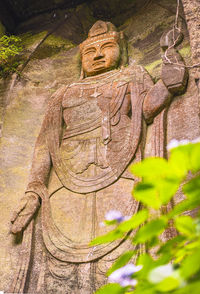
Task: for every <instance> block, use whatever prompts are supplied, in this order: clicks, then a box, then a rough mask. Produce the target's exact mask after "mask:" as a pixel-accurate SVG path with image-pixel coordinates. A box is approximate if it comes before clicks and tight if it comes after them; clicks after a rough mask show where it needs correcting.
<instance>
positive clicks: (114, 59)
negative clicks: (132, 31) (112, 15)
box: [82, 39, 120, 76]
mask: <svg viewBox="0 0 200 294" xmlns="http://www.w3.org/2000/svg"><path fill="white" fill-rule="evenodd" d="M119 58H120V48H119V45H118V43H117V42H116V41H115V40H112V39H111V40H106V41H105V40H102V41H101V40H100V41H98V42H97V43H94V44H91V45H88V46H85V48H84V49H83V51H82V67H83V71H84V73H85V74H86V75H87V76H92V75H96V74H100V73H103V72H106V71H109V70H111V69H114V68H116V67H117V66H118V63H119Z"/></svg>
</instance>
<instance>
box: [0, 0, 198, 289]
mask: <svg viewBox="0 0 200 294" xmlns="http://www.w3.org/2000/svg"><path fill="white" fill-rule="evenodd" d="M98 2H99V1H98ZM120 2H121V3H122V1H120ZM130 2H131V1H130ZM190 2H191V1H190ZM113 3H114V2H113ZM112 5H113V6H112ZM112 5H111V4H110V6H109V7H111V8H109V9H108V10H107V8H104V10H102V9H99V11H97V12H98V14H96V15H94V14H93V12H92V11H94V9H93V7H97V6H98V3H97V1H93V3H91V4H90V5H88V4H87V3H85V4H84V5H83V6H82V5H80V6H79V7H78V8H76V9H74V10H72V11H68V10H60V11H59V10H58V11H56V13H57V18H58V22H59V17H60V18H61V19H62V20H63V18H64V15H65V13H66V12H67V14H68V15H69V19H67V20H66V23H65V24H62V25H61V26H60V28H58V29H57V30H55V31H54V33H53V36H52V35H51V36H52V37H51V36H50V37H47V39H45V40H44V42H43V43H41V45H40V46H39V47H37V46H38V45H39V44H40V42H41V41H42V40H43V39H44V37H45V36H46V33H47V31H50V30H51V29H53V28H55V26H56V25H57V22H56V21H57V20H55V21H54V20H53V18H52V17H53V15H52V13H50V14H48V13H47V14H44V15H41V16H35V18H33V19H31V20H30V21H27V22H26V23H24V24H23V25H21V26H20V27H19V28H18V32H20V30H21V32H27V30H29V28H30V29H32V31H33V32H38V33H39V34H34V33H33V34H32V36H30V35H29V36H27V38H26V37H23V39H24V44H25V48H26V56H25V59H26V60H27V57H28V56H29V57H30V61H29V62H28V63H27V65H26V67H25V68H24V70H23V71H22V76H21V78H20V79H19V80H18V79H16V78H15V77H13V79H12V81H10V82H6V83H5V84H4V85H2V88H1V89H2V90H1V91H2V92H1V93H3V95H2V101H3V104H2V105H3V106H2V107H1V109H2V111H3V113H4V125H3V133H2V134H3V137H2V139H1V146H0V148H1V154H0V158H1V179H0V181H1V196H0V202H1V203H0V204H1V207H2V210H1V212H2V213H1V216H0V224H1V231H0V236H1V237H0V240H1V241H0V246H1V250H0V260H1V265H2V266H1V268H0V276H1V281H0V290H1V289H4V290H5V289H7V286H8V285H10V282H11V278H12V275H13V273H14V271H15V270H16V268H17V265H18V257H19V253H20V250H21V247H20V246H21V245H20V242H19V244H18V245H16V244H14V242H15V241H14V238H13V236H12V235H11V234H10V233H9V231H10V223H9V222H10V217H11V212H12V211H13V210H14V209H15V207H16V206H17V203H18V201H19V199H20V198H21V197H22V195H23V193H24V190H25V188H26V186H27V183H28V174H29V170H30V165H31V162H32V154H33V149H34V143H35V140H36V138H37V136H38V133H39V130H40V126H41V123H42V120H43V117H44V113H45V109H46V108H47V102H48V101H49V99H50V97H51V94H52V93H54V92H55V91H56V90H57V89H58V88H59V87H61V86H62V85H66V84H70V83H72V82H73V81H74V80H78V78H79V75H80V66H77V64H78V63H79V59H80V57H79V55H78V48H76V47H75V45H74V44H78V43H80V42H81V41H83V39H84V38H85V34H86V33H87V31H88V29H89V27H91V25H92V24H93V23H94V22H95V19H96V18H99V16H100V14H103V15H105V14H106V13H108V14H107V16H105V18H104V19H107V18H108V19H110V18H111V20H112V21H113V20H114V21H113V22H114V23H115V24H116V25H117V26H118V27H119V29H123V30H124V31H125V33H126V35H127V36H128V38H129V49H130V50H129V56H130V61H131V62H132V63H135V64H142V65H143V66H145V68H146V69H147V70H148V71H149V72H150V74H151V75H152V76H153V78H154V80H155V81H156V80H157V79H159V77H160V71H161V51H160V47H159V39H160V37H161V35H162V33H163V32H164V31H166V30H168V29H169V28H171V27H172V24H173V22H174V16H175V10H176V1H174V0H170V1H168V0H166V1H152V2H150V3H149V4H148V6H146V7H145V9H143V10H140V9H139V8H140V7H138V10H134V9H133V8H134V6H132V8H131V9H130V7H128V9H127V10H126V9H124V7H123V4H121V5H122V7H121V9H119V7H118V6H116V7H115V8H112V7H114V4H112ZM130 5H132V4H130ZM104 7H105V6H104ZM122 8H123V9H122ZM112 9H115V14H112V15H110V11H112ZM181 13H182V12H181ZM119 14H121V16H119ZM70 15H71V16H70ZM186 17H187V13H186ZM42 18H44V22H46V24H45V25H43V20H42ZM38 24H39V25H38ZM45 26H46V27H45ZM182 27H183V32H184V35H185V39H184V41H183V43H181V44H180V45H179V47H178V49H179V52H180V53H181V55H182V56H183V57H184V60H185V62H186V63H187V64H189V62H191V60H190V47H189V41H188V34H187V30H186V25H185V21H184V20H183V21H182ZM45 29H46V30H47V31H46V32H42V31H43V30H45ZM60 36H61V37H62V38H60ZM36 48H37V49H36ZM35 49H36V51H35V53H34V54H32V53H33V51H34V50H35ZM197 91H198V89H197V87H196V84H195V81H194V78H192V77H190V80H189V83H188V89H187V92H186V93H185V94H184V95H182V96H178V97H176V98H175V99H174V101H172V104H171V106H170V108H169V111H168V122H167V142H169V141H170V140H171V139H172V138H176V139H193V138H195V137H197V136H199V108H198V95H197V93H198V92H197ZM97 92H98V91H97ZM155 123H156V127H151V126H149V127H148V131H147V139H146V142H147V144H146V151H145V152H146V156H148V155H149V154H150V155H151V154H152V148H154V145H153V144H154V143H155V142H154V141H153V140H152V137H153V138H154V135H155V133H156V132H157V130H158V128H159V127H160V125H162V116H160V117H158V118H157V119H156V121H155ZM159 152H160V153H159ZM162 152H163V150H159V151H158V150H157V153H156V154H154V155H155V156H158V154H160V155H161V156H162V155H163V153H162ZM50 182H51V191H53V190H54V189H55V187H59V185H58V182H57V179H55V177H53V175H52V177H51V179H50ZM130 182H131V183H132V180H128V179H127V180H125V179H123V187H124V189H125V191H127V190H129V189H130V186H131V185H132V184H131V183H130ZM118 188H119V187H118V186H116V187H115V188H113V191H114V193H116V194H117V192H116V191H118ZM111 190H112V189H111ZM113 191H112V193H110V194H113ZM72 194H73V193H72ZM59 197H61V198H62V197H63V196H61V195H60V194H59V193H58V194H57V195H55V198H51V202H52V205H53V204H54V203H56V202H57V203H58V206H57V208H56V206H54V205H53V209H54V210H53V215H54V217H55V218H56V224H57V226H58V227H60V228H61V227H62V219H64V215H65V214H66V211H68V209H69V207H68V206H65V207H64V206H62V205H60V204H59V203H60V201H63V200H62V199H59ZM66 197H70V196H69V195H68V196H66ZM99 197H101V196H99ZM127 197H128V196H127ZM99 199H100V198H99ZM81 201H82V200H81ZM88 201H91V199H89V198H88ZM88 203H89V202H88ZM70 205H72V203H71V204H70ZM90 205H91V203H89V204H88V209H89V208H90ZM104 206H105V209H106V202H104ZM58 211H61V212H62V213H61V214H60V213H58ZM103 211H104V210H102V216H101V218H103ZM39 214H40V212H39ZM61 216H62V217H61ZM80 217H81V215H80ZM70 218H71V219H73V221H74V223H75V222H76V219H75V218H73V215H72V216H70ZM68 221H69V219H68ZM78 221H80V222H81V219H79V220H78ZM68 226H70V223H68ZM89 226H90V223H88V227H89ZM40 227H41V224H40V222H39V218H37V223H36V228H35V229H36V234H37V238H38V242H37V246H36V248H34V256H37V258H36V259H34V261H33V271H32V272H31V277H30V279H31V281H32V285H36V284H38V289H40V287H41V286H40V285H41V284H42V278H43V271H44V266H45V261H44V262H43V261H42V266H41V260H42V259H43V260H44V259H45V256H43V247H42V246H41V244H42V239H41V230H40ZM66 228H67V227H66ZM5 236H7V237H6V238H5ZM72 237H73V236H72ZM127 246H128V245H127ZM118 254H119V252H117V253H116V255H115V256H114V257H113V256H112V258H115V257H117V255H118ZM112 258H111V257H110V259H112ZM105 259H106V258H105ZM108 263H109V264H111V261H109V262H108ZM108 263H107V265H106V264H105V262H104V260H102V261H101V264H100V263H99V265H98V266H99V268H100V270H102V271H103V272H105V271H106V267H107V266H108ZM54 267H55V265H54ZM95 268H96V265H95V264H93V265H92V266H91V267H90V266H89V265H87V266H85V267H84V266H82V267H81V266H80V267H79V269H78V268H77V267H74V268H73V269H70V270H71V271H72V273H73V276H74V277H76V278H77V275H75V272H76V273H77V272H78V271H79V273H80V274H79V281H80V285H79V286H81V285H84V284H85V287H86V288H87V287H89V286H88V285H86V284H87V282H86V281H85V282H84V279H83V277H84V272H85V271H88V272H94V271H95ZM39 271H40V272H41V276H40V282H39V283H38V281H37V279H36V277H37V275H38V272H39ZM73 276H72V280H73ZM48 279H50V278H49V277H47V281H48ZM75 282H76V280H75V281H72V283H75ZM101 283H102V281H99V284H101ZM49 285H50V284H49ZM55 287H59V289H61V288H62V283H56V282H55ZM86 288H85V289H86ZM29 290H30V293H31V292H32V293H34V291H35V288H31V287H30V289H29ZM39 291H40V290H39ZM41 291H42V290H41ZM88 291H89V290H88ZM41 293H42V292H41ZM60 293H62V292H60ZM85 293H86V292H84V294H85Z"/></svg>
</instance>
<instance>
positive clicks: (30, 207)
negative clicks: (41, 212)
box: [11, 192, 40, 234]
mask: <svg viewBox="0 0 200 294" xmlns="http://www.w3.org/2000/svg"><path fill="white" fill-rule="evenodd" d="M39 206H40V201H39V197H38V196H37V194H35V193H32V192H29V193H27V194H26V195H25V196H24V197H23V198H22V199H21V201H20V204H19V207H18V209H17V210H16V211H15V212H14V213H13V216H12V218H11V223H12V227H11V232H12V233H13V234H17V233H19V232H21V231H22V230H23V229H24V228H25V227H26V226H27V224H28V223H29V222H30V221H31V219H32V218H33V216H34V214H35V212H36V210H37V208H38V207H39Z"/></svg>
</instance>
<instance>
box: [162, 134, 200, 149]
mask: <svg viewBox="0 0 200 294" xmlns="http://www.w3.org/2000/svg"><path fill="white" fill-rule="evenodd" d="M196 143H200V137H198V138H196V139H194V140H191V141H189V140H187V139H183V140H180V141H178V140H176V139H172V140H171V141H170V142H169V144H168V145H167V149H168V150H171V149H173V148H176V147H179V146H183V145H187V144H196Z"/></svg>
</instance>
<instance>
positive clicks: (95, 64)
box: [93, 60, 105, 66]
mask: <svg viewBox="0 0 200 294" xmlns="http://www.w3.org/2000/svg"><path fill="white" fill-rule="evenodd" d="M104 63H105V61H104V60H101V61H96V62H94V63H93V66H98V65H104Z"/></svg>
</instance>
